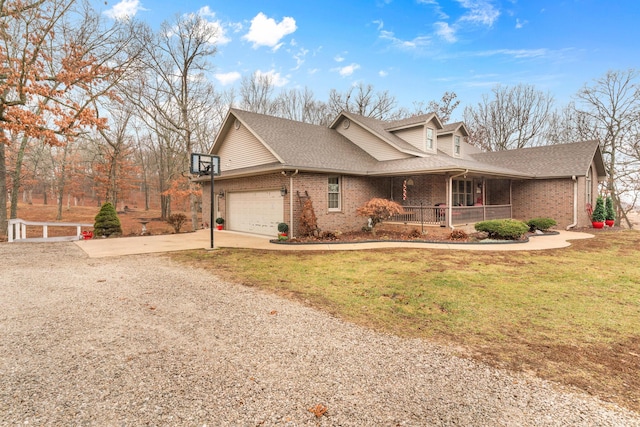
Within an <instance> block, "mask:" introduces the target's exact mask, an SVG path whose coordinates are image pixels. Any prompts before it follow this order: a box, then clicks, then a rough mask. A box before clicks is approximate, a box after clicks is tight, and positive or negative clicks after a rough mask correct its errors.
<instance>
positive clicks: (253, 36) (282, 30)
mask: <svg viewBox="0 0 640 427" xmlns="http://www.w3.org/2000/svg"><path fill="white" fill-rule="evenodd" d="M296 29H297V27H296V21H295V19H293V18H291V17H288V16H286V17H284V18H283V19H282V21H280V23H276V21H275V20H274V19H273V18H267V16H266V15H265V14H264V13H262V12H260V13H258V14H257V15H256V16H255V17H254V18H253V19H252V20H251V27H250V28H249V32H248V33H247V34H245V35H244V36H243V37H242V38H243V39H245V40H248V41H250V42H252V43H253V48H254V49H257V48H258V47H260V46H269V47H271V48H273V49H274V50H278V49H279V48H280V46H282V43H281V41H280V40H282V38H283V37H284V36H286V35H287V34H291V33H293V32H295V31H296Z"/></svg>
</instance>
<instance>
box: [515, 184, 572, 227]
mask: <svg viewBox="0 0 640 427" xmlns="http://www.w3.org/2000/svg"><path fill="white" fill-rule="evenodd" d="M512 196H513V210H512V216H513V218H514V219H519V220H521V221H528V220H530V219H532V218H539V217H543V218H553V219H554V220H556V222H557V223H558V225H557V227H558V228H565V227H567V226H568V225H569V224H571V223H572V222H573V181H572V180H571V179H545V180H531V181H514V182H513V186H512Z"/></svg>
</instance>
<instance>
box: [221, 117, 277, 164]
mask: <svg viewBox="0 0 640 427" xmlns="http://www.w3.org/2000/svg"><path fill="white" fill-rule="evenodd" d="M217 155H218V156H220V162H221V165H220V167H221V169H222V170H226V171H228V170H235V169H243V168H249V167H253V166H260V165H264V164H271V163H274V162H277V161H278V159H277V158H276V157H275V156H274V155H273V154H272V153H271V152H270V151H269V150H268V149H267V148H266V147H265V146H264V145H263V144H262V143H261V142H260V141H259V140H258V138H256V137H255V136H254V135H253V134H252V133H251V132H250V131H249V130H248V129H247V128H246V127H245V126H244V125H240V126H239V127H238V129H236V128H235V126H234V127H232V128H231V129H230V130H229V132H228V133H227V134H226V137H225V139H224V141H223V142H222V144H221V145H220V149H219V150H218V153H217Z"/></svg>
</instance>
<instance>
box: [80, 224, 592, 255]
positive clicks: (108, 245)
mask: <svg viewBox="0 0 640 427" xmlns="http://www.w3.org/2000/svg"><path fill="white" fill-rule="evenodd" d="M591 237H593V235H592V234H589V233H581V232H575V231H564V230H562V231H560V233H559V234H557V235H546V236H534V237H531V238H530V239H529V241H528V242H526V243H496V244H492V243H482V244H460V243H451V244H449V243H413V242H371V243H326V244H325V243H319V244H318V243H314V244H295V245H283V244H274V243H271V242H270V240H271V239H272V237H269V236H260V235H255V234H246V233H238V232H234V231H226V230H225V231H217V230H216V231H215V234H214V246H215V248H247V249H262V250H274V251H275V250H280V251H331V250H333V251H347V250H363V249H380V248H413V249H455V250H466V251H525V250H526V251H534V250H544V249H558V248H564V247H567V246H569V245H570V243H569V241H570V240H577V239H588V238H591ZM75 243H76V245H78V246H79V247H80V248H82V250H83V251H84V252H86V253H87V255H89V257H90V258H102V257H110V256H122V255H134V254H144V253H154V252H171V251H182V250H188V249H208V248H210V247H211V241H210V234H209V230H198V231H196V232H193V233H181V234H166V235H156V236H138V237H122V238H117V239H92V240H80V241H76V242H75Z"/></svg>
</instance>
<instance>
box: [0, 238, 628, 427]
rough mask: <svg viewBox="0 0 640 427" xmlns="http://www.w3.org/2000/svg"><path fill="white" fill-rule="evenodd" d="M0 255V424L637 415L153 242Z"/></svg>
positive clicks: (324, 422) (601, 419)
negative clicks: (292, 297)
mask: <svg viewBox="0 0 640 427" xmlns="http://www.w3.org/2000/svg"><path fill="white" fill-rule="evenodd" d="M0 259H1V260H2V267H0V268H1V270H0V425H2V426H14V425H64V426H71V425H99V426H112V425H118V426H135V425H171V426H204V425H207V426H273V425H283V426H307V425H308V426H432V425H433V426H449V425H464V426H469V425H473V426H559V425H578V426H621V425H624V426H640V415H639V414H636V413H632V412H627V411H624V410H622V409H620V408H617V407H615V406H613V405H611V404H607V403H603V402H600V401H598V400H596V399H594V398H592V397H589V396H587V395H582V394H576V393H573V392H569V391H567V390H564V389H561V388H559V387H557V386H554V385H552V384H550V383H547V382H544V381H540V380H537V379H535V378H532V377H528V376H525V375H513V374H510V373H507V372H504V371H500V370H497V369H493V368H490V367H487V366H485V365H482V364H479V363H475V362H473V361H469V360H465V359H460V358H457V357H455V356H454V355H452V354H451V352H449V351H448V350H447V349H446V348H443V347H439V346H436V345H432V344H430V343H427V342H423V341H420V340H406V339H400V338H397V337H393V336H388V335H383V334H379V333H375V332H371V331H369V330H366V329H363V328H360V327H356V326H353V325H350V324H348V323H345V322H342V321H340V320H337V319H335V318H333V317H331V316H329V315H327V314H324V313H321V312H318V311H315V310H313V309H310V308H307V307H304V306H302V305H300V304H297V303H294V302H290V301H287V300H283V299H281V298H279V297H276V296H273V295H269V294H266V293H264V292H262V291H259V290H256V289H253V288H248V287H243V286H239V285H234V284H229V283H225V282H223V281H221V280H219V279H218V278H216V277H213V276H211V275H206V274H205V273H203V272H202V271H199V270H193V269H187V268H185V267H183V266H180V265H178V264H174V263H172V262H171V261H169V260H168V259H167V258H166V257H163V256H162V255H136V256H128V257H118V258H101V259H89V258H87V257H86V255H85V254H84V253H83V252H82V251H81V250H80V249H79V248H78V247H77V246H76V245H74V244H73V243H34V244H26V243H22V244H15V243H12V244H8V243H2V244H0ZM317 405H321V406H317ZM310 408H317V409H319V410H321V409H323V408H326V412H325V413H324V414H323V415H321V416H320V417H317V416H316V415H315V414H314V413H312V412H311V411H310V410H309V409H310ZM320 412H321V411H320ZM318 414H320V413H319V412H318Z"/></svg>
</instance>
